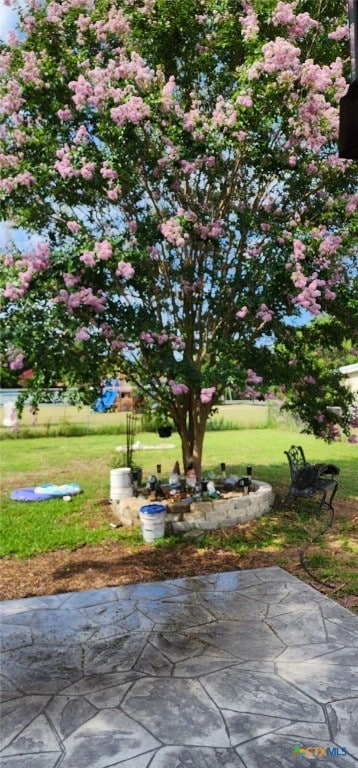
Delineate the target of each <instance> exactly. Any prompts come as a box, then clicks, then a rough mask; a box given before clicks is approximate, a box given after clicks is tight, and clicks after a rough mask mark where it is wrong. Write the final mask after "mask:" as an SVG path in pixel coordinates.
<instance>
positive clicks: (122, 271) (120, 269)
mask: <svg viewBox="0 0 358 768" xmlns="http://www.w3.org/2000/svg"><path fill="white" fill-rule="evenodd" d="M116 275H117V277H119V278H121V279H123V280H129V279H130V278H131V277H133V275H134V267H132V264H130V263H129V261H119V262H118V264H117V269H116Z"/></svg>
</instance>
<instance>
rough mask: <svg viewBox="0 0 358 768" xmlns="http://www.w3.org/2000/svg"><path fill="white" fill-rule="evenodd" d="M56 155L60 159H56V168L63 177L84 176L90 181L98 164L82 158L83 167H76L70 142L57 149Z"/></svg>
mask: <svg viewBox="0 0 358 768" xmlns="http://www.w3.org/2000/svg"><path fill="white" fill-rule="evenodd" d="M56 157H57V158H58V159H57V160H56V161H55V164H54V168H55V170H56V171H57V172H58V173H59V174H60V176H61V177H62V178H63V179H69V178H72V177H79V176H82V178H83V179H86V180H87V181H89V180H91V179H92V178H93V174H94V171H95V168H96V164H95V163H93V162H87V161H86V159H85V158H81V163H82V165H81V167H80V168H75V167H74V166H73V165H72V153H71V149H70V147H69V146H68V144H65V145H64V147H62V149H58V150H57V151H56Z"/></svg>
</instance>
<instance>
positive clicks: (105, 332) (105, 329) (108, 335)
mask: <svg viewBox="0 0 358 768" xmlns="http://www.w3.org/2000/svg"><path fill="white" fill-rule="evenodd" d="M100 331H101V335H102V336H104V338H105V339H113V337H114V330H113V328H111V326H110V325H109V324H108V323H101V324H100Z"/></svg>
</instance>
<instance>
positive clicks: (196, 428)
mask: <svg viewBox="0 0 358 768" xmlns="http://www.w3.org/2000/svg"><path fill="white" fill-rule="evenodd" d="M210 410H211V408H210V406H209V407H208V406H205V405H203V404H202V403H200V402H199V403H197V402H191V403H188V405H187V407H186V408H184V407H183V406H180V407H178V408H175V410H173V412H172V414H171V415H172V418H173V420H174V423H175V426H176V428H177V430H178V433H179V435H180V439H181V444H182V461H183V468H184V473H185V470H186V467H187V466H188V464H189V462H191V461H192V462H193V465H194V470H195V474H196V479H197V482H198V483H199V484H200V481H201V469H202V458H203V445H204V437H205V429H206V423H207V420H208V416H209V413H210Z"/></svg>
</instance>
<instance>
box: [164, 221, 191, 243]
mask: <svg viewBox="0 0 358 768" xmlns="http://www.w3.org/2000/svg"><path fill="white" fill-rule="evenodd" d="M160 230H161V232H162V234H163V235H164V237H165V239H166V240H168V243H171V244H172V245H176V246H177V247H178V248H183V247H184V245H185V243H186V240H187V239H188V237H189V235H188V234H187V233H185V234H184V233H183V227H182V225H181V224H180V221H179V220H178V218H177V217H176V216H171V217H170V218H169V219H167V221H164V222H163V223H162V224H161V225H160Z"/></svg>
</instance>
